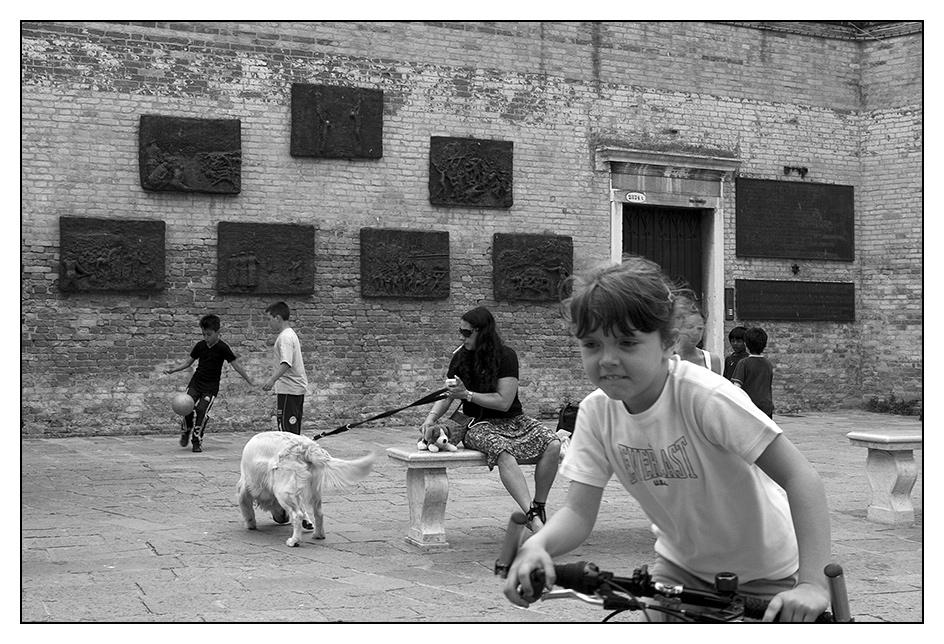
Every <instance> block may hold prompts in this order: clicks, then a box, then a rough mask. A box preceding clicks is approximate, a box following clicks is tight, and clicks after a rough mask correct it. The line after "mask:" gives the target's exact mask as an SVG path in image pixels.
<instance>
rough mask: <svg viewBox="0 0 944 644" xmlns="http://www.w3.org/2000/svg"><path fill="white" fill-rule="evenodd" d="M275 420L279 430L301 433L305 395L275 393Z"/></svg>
mask: <svg viewBox="0 0 944 644" xmlns="http://www.w3.org/2000/svg"><path fill="white" fill-rule="evenodd" d="M276 399H277V402H276V407H275V420H276V422H277V423H278V426H279V431H280V432H291V433H293V434H299V435H301V433H302V407H304V406H305V395H304V394H301V395H295V394H276Z"/></svg>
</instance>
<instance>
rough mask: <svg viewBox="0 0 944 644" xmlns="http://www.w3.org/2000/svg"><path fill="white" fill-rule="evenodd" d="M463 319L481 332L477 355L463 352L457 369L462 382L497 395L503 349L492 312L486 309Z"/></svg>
mask: <svg viewBox="0 0 944 644" xmlns="http://www.w3.org/2000/svg"><path fill="white" fill-rule="evenodd" d="M462 319H463V320H465V321H466V322H468V323H469V324H470V325H472V328H473V329H475V330H477V331H478V335H476V336H475V351H466V350H465V348H463V349H462V350H461V354H460V356H459V365H458V367H457V369H456V371H457V373H458V374H459V378H461V379H462V382H464V383H466V384H471V383H473V382H474V383H475V386H476V387H479V388H480V389H481V390H482V391H483V392H493V391H498V365H499V362H500V361H501V350H502V347H503V346H504V342H502V339H501V336H500V335H498V328H497V327H496V326H495V318H494V317H493V316H492V312H491V311H489V310H488V309H487V308H485V307H484V306H479V307H476V308H474V309H472V310H471V311H468V312H467V313H466V314H465V315H463V316H462Z"/></svg>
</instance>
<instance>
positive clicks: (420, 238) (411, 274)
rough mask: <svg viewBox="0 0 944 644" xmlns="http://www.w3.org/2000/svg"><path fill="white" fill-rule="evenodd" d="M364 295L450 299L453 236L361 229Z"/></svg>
mask: <svg viewBox="0 0 944 644" xmlns="http://www.w3.org/2000/svg"><path fill="white" fill-rule="evenodd" d="M361 295H362V296H363V297H402V298H417V299H440V298H446V297H449V233H447V232H437V231H433V232H424V231H414V230H392V229H387V228H361Z"/></svg>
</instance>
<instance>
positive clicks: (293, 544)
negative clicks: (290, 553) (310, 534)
mask: <svg viewBox="0 0 944 644" xmlns="http://www.w3.org/2000/svg"><path fill="white" fill-rule="evenodd" d="M299 543H301V540H300V539H296V538H294V537H289V538H288V539H286V540H285V545H287V546H288V547H289V548H297V547H298V544H299Z"/></svg>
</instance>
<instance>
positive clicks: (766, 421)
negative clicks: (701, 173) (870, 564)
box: [504, 256, 830, 621]
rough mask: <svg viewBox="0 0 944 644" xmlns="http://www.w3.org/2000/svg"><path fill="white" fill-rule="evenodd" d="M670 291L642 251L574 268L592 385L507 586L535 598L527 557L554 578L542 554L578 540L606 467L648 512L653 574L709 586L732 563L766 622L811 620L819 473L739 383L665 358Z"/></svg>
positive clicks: (822, 585) (526, 599)
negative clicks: (541, 523) (549, 507)
mask: <svg viewBox="0 0 944 644" xmlns="http://www.w3.org/2000/svg"><path fill="white" fill-rule="evenodd" d="M679 294H680V290H679V289H675V288H673V286H672V285H671V282H670V281H669V280H668V278H667V277H666V276H665V275H664V274H663V273H662V270H661V269H660V268H659V266H658V265H656V264H654V263H652V262H650V261H648V260H645V259H642V258H639V257H629V256H627V257H624V258H623V262H622V263H621V264H615V265H610V266H606V267H601V268H598V269H596V270H594V271H591V272H590V273H588V274H587V275H586V276H584V277H578V278H576V279H575V281H574V283H573V294H572V296H571V297H570V298H568V299H567V300H566V301H565V302H564V311H565V317H566V318H567V319H568V322H569V324H570V326H571V332H572V334H573V335H574V336H575V337H576V338H577V341H578V343H579V345H580V352H581V356H582V358H583V365H584V369H585V370H586V372H587V376H588V377H589V378H590V380H591V382H592V383H593V384H594V385H595V386H597V387H598V388H599V389H597V390H596V391H595V392H593V393H592V394H590V395H589V396H587V397H586V398H585V399H584V400H583V401H582V402H581V403H580V413H579V414H578V416H577V424H576V429H575V431H574V434H573V438H572V439H571V444H570V448H569V449H568V451H567V455H566V456H565V458H564V461H563V463H562V465H561V469H560V473H561V474H562V475H564V476H566V477H567V478H569V479H571V481H572V484H571V486H570V489H569V492H568V495H567V500H566V502H565V505H564V507H562V508H561V509H560V510H559V511H558V512H556V513H555V514H554V515H553V516H552V517H550V519H549V520H548V522H547V524H546V525H545V527H544V529H543V530H541V531H540V532H538V533H536V534H535V535H534V536H532V537H531V538H530V539H528V540H527V541H525V542H524V544H523V545H522V547H521V549H520V551H519V553H518V556H517V558H516V559H515V561H514V563H513V564H512V565H511V567H510V569H509V571H508V576H507V579H506V582H505V587H504V592H505V595H506V597H508V599H509V600H510V601H511V602H512V603H514V604H517V605H519V606H527V605H529V603H530V602H533V601H535V600H536V597H535V593H534V589H532V587H531V582H530V579H529V575H530V573H531V572H532V571H533V570H535V569H543V570H544V573H545V575H546V578H547V585H548V587H550V586H551V585H553V582H554V567H553V560H552V557H556V556H559V555H562V554H564V553H566V552H569V551H570V550H573V549H574V548H576V547H578V546H579V545H580V544H582V543H583V542H584V541H585V540H586V539H587V537H588V536H589V535H590V533H591V531H592V530H593V525H594V522H595V521H596V517H597V513H598V511H599V509H600V501H601V499H602V496H603V489H604V487H605V486H606V484H607V482H608V481H609V479H610V478H611V477H612V476H613V475H616V477H617V478H618V479H619V481H620V483H622V485H623V486H624V487H625V488H626V489H627V490H628V491H629V493H630V494H631V495H632V496H633V497H634V498H635V499H636V500H637V501H638V502H639V504H640V505H641V506H642V508H643V510H644V511H645V512H646V515H647V516H648V518H649V519H650V520H651V521H652V524H653V525H652V530H653V532H654V534H655V535H656V544H655V550H656V561H655V564H654V565H653V566H651V570H650V572H651V574H652V576H653V579H654V580H656V581H662V582H665V583H671V584H681V585H684V586H685V587H686V588H695V589H699V588H700V589H705V590H710V589H713V580H714V575H715V573H717V572H722V571H723V572H734V573H736V574H737V575H738V578H739V580H740V582H741V584H740V586H739V590H740V592H743V593H745V594H754V595H758V596H761V597H765V598H768V599H772V601H771V603H770V606H769V608H768V610H767V613H766V614H765V615H764V620H765V621H771V620H773V618H774V617H777V616H778V613H779V619H780V620H781V621H813V620H815V619H816V617H817V616H819V615H820V614H821V613H822V612H823V611H825V610H826V609H827V606H828V603H829V592H828V585H827V581H826V576H825V574H824V572H823V568H824V567H825V566H826V564H827V563H828V559H829V555H830V530H829V512H828V509H827V505H826V495H825V492H824V488H823V484H822V481H821V479H820V477H819V475H818V474H817V473H816V472H815V471H814V470H813V468H812V466H811V465H810V464H809V462H808V461H807V460H806V458H805V457H804V456H803V455H802V454H801V453H800V452H799V451H798V450H797V448H796V447H795V446H794V445H793V444H792V443H791V442H790V441H789V439H787V437H786V436H784V435H783V433H782V431H781V430H780V428H779V427H778V426H777V425H776V424H775V423H774V422H773V420H771V419H770V418H768V417H767V416H765V415H764V414H763V413H761V412H760V410H758V409H757V407H755V406H754V404H753V403H752V402H751V400H750V398H748V396H747V395H746V394H745V393H744V392H743V391H741V390H740V389H738V388H737V387H736V386H735V385H734V384H732V383H731V382H730V381H728V380H727V379H725V378H724V377H722V376H720V375H718V374H715V373H713V372H711V371H709V370H708V369H703V368H701V367H698V366H696V365H693V364H691V363H688V362H685V361H683V360H680V359H678V357H673V347H674V344H675V340H676V336H677V333H678V330H677V329H675V328H673V324H672V320H673V313H674V309H675V308H676V307H677V305H678V304H679V303H681V302H684V299H682V298H679V297H677V295H679Z"/></svg>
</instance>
